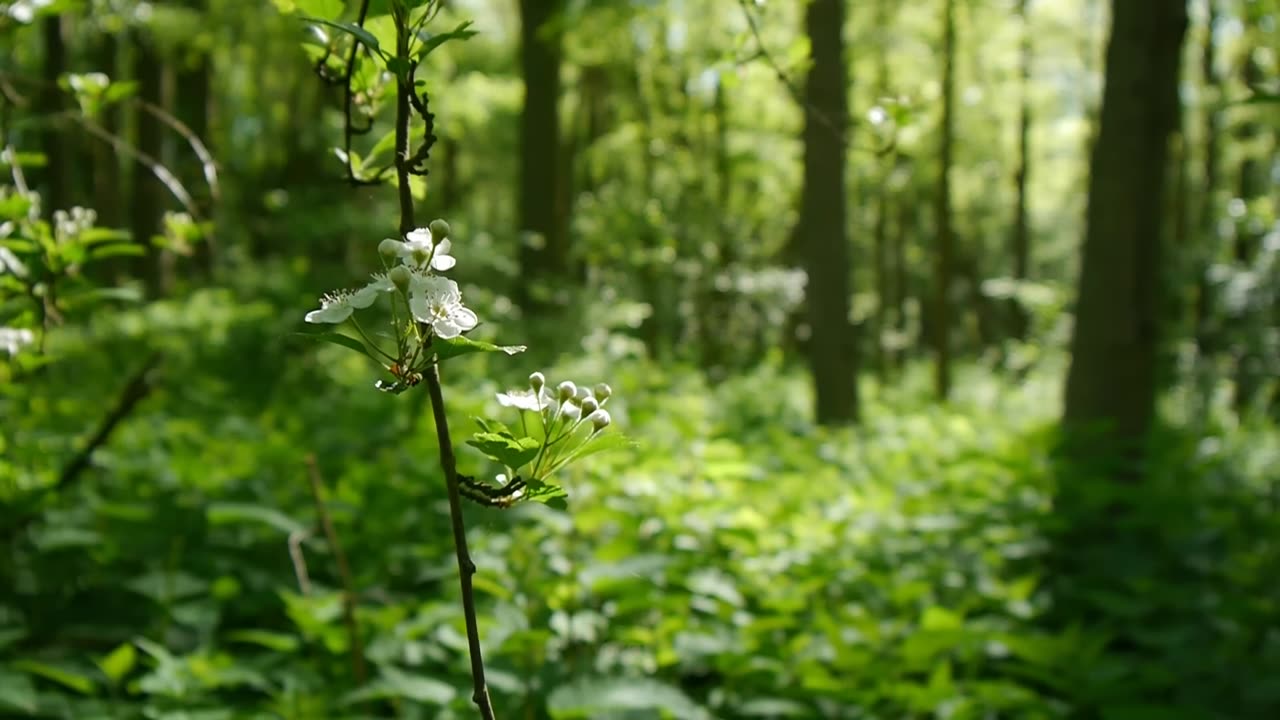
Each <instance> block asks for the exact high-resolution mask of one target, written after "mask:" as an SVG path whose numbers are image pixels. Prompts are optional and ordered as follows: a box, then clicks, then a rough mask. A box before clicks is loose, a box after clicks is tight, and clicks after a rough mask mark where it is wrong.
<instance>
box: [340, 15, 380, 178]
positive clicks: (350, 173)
mask: <svg viewBox="0 0 1280 720" xmlns="http://www.w3.org/2000/svg"><path fill="white" fill-rule="evenodd" d="M368 15H369V0H360V13H359V16H358V17H357V18H356V26H357V27H360V28H363V27H364V21H365V18H366V17H368ZM361 47H363V45H362V44H361V43H360V42H359V41H357V40H355V39H354V38H352V41H351V52H350V53H348V54H347V70H346V73H345V74H344V75H343V80H344V81H345V82H344V83H343V85H342V147H343V149H345V150H346V161H347V180H348V181H350V182H351V183H352V184H356V185H363V184H366V183H364V182H361V180H360V179H359V178H357V177H356V170H355V167H354V166H352V164H351V140H352V137H353V136H354V135H355V134H356V132H357V130H356V128H355V125H354V124H353V121H352V118H351V100H352V96H353V95H354V94H355V93H354V92H353V91H352V88H351V82H352V80H353V79H354V78H355V68H356V56H357V55H359V54H360V48H361ZM372 127H373V123H372V121H370V123H369V127H368V128H362V129H361V130H360V132H362V133H365V132H369V130H370V129H371V128H372Z"/></svg>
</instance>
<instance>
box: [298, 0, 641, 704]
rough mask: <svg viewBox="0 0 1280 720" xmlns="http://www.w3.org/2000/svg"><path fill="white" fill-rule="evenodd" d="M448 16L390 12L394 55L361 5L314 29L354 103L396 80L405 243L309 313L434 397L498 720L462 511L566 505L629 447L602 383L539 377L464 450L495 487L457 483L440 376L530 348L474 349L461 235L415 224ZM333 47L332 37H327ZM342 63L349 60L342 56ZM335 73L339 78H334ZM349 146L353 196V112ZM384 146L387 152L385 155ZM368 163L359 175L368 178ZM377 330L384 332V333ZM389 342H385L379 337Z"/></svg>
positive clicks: (388, 388) (438, 224) (418, 9)
mask: <svg viewBox="0 0 1280 720" xmlns="http://www.w3.org/2000/svg"><path fill="white" fill-rule="evenodd" d="M438 10H439V3H438V2H435V1H434V0H428V1H426V2H423V1H421V0H392V1H391V3H390V11H391V16H392V19H393V21H394V23H393V24H394V28H395V50H394V52H389V51H386V50H384V49H383V47H382V43H381V42H380V41H379V39H378V38H377V37H375V36H374V35H373V34H372V33H370V32H368V31H367V30H365V28H364V23H365V21H366V19H367V16H368V11H369V0H363V2H362V3H361V6H360V8H359V12H358V15H357V19H356V22H355V23H344V22H337V21H333V20H325V19H318V18H305V19H307V20H309V21H310V22H312V23H315V24H316V25H315V27H317V28H318V29H319V28H327V29H334V30H338V31H341V32H340V33H339V34H337V35H335V36H334V37H333V38H330V39H329V42H330V44H331V46H329V47H326V48H325V50H324V55H323V56H322V57H321V58H320V63H319V64H318V67H320V68H322V69H323V68H325V67H326V65H325V63H326V62H327V61H328V59H329V58H331V57H333V56H335V48H336V46H337V44H338V43H339V41H345V42H350V43H351V46H350V50H349V52H348V53H346V55H345V58H346V60H345V62H346V66H345V70H342V71H341V74H340V75H339V76H338V77H339V78H340V79H342V80H343V82H344V83H345V84H346V97H347V98H348V99H350V98H352V97H354V96H355V95H356V93H354V92H353V89H352V83H353V82H354V81H355V78H356V77H357V76H358V73H357V72H356V65H357V63H358V62H361V61H363V60H372V61H374V62H376V63H378V64H379V65H380V72H385V74H386V76H388V77H394V79H395V84H394V86H390V85H387V87H388V89H389V91H391V92H394V98H393V99H394V103H393V104H394V107H395V126H394V128H393V129H392V130H391V131H390V132H389V133H388V138H393V139H394V144H393V148H394V155H393V160H392V162H391V165H389V166H388V168H390V167H394V171H395V172H394V176H393V182H394V184H395V186H396V190H397V197H398V198H399V211H400V212H399V215H400V217H399V223H398V227H399V232H398V237H394V238H384V239H382V240H381V241H380V242H378V243H377V244H376V245H375V244H374V243H373V241H372V240H371V241H370V252H373V251H374V250H375V249H376V254H377V256H378V257H379V259H380V261H381V265H382V270H381V271H379V272H376V273H374V274H373V275H372V276H371V277H370V278H369V279H368V280H367V281H366V282H365V284H364V285H363V286H361V287H359V288H354V289H344V290H335V291H332V292H329V293H327V294H325V295H324V296H323V297H322V298H321V299H320V306H319V307H318V308H316V309H314V310H311V311H310V312H308V313H306V315H305V317H304V319H305V321H306V322H308V323H312V324H320V325H339V326H344V327H349V328H350V329H351V330H352V332H353V334H343V333H338V332H325V333H321V334H319V335H317V337H318V338H320V339H323V340H327V341H330V342H334V343H336V344H338V345H341V346H343V347H346V348H348V349H351V350H354V351H357V352H360V353H361V354H363V355H366V356H367V357H369V358H370V359H372V360H374V361H375V362H377V363H378V364H380V365H381V366H382V367H383V368H385V370H386V372H387V374H388V375H389V376H390V380H388V379H385V378H384V379H379V380H377V381H376V382H375V383H374V387H375V388H376V389H377V390H380V391H382V392H386V393H389V394H392V395H399V394H401V393H404V392H407V391H410V390H412V389H414V388H417V387H420V386H425V387H426V392H427V394H428V396H429V398H430V401H431V410H432V416H433V418H434V420H435V427H436V441H437V444H438V446H439V449H440V464H441V468H442V470H443V473H444V479H445V489H446V492H447V494H448V500H449V516H450V522H451V525H452V529H453V540H454V549H455V551H456V555H457V561H458V576H459V584H460V586H461V591H462V611H463V615H464V619H465V621H466V628H467V644H468V649H469V654H470V659H471V675H472V681H473V687H474V693H473V695H472V699H473V700H474V701H475V703H476V705H477V707H478V708H479V710H480V714H481V716H482V717H484V718H492V717H494V713H493V707H492V703H491V701H490V698H489V692H488V688H487V686H486V683H485V677H484V662H483V658H482V656H481V650H480V639H479V631H478V629H477V622H476V610H475V600H474V596H473V593H472V583H471V578H472V575H473V574H474V573H475V571H476V568H475V564H474V563H473V562H472V561H471V557H470V554H469V552H468V550H467V538H466V532H465V527H464V525H463V515H462V500H463V499H464V498H465V499H467V500H471V501H473V502H475V503H478V504H481V505H486V506H491V507H501V508H507V507H511V506H514V505H516V504H518V503H521V502H529V501H534V502H544V503H555V504H558V505H563V504H564V502H565V498H566V492H565V490H564V488H563V487H561V486H560V485H559V484H558V483H556V482H555V480H554V479H553V478H554V476H555V475H556V474H557V473H558V472H560V471H561V470H563V469H564V468H565V467H566V466H568V465H569V464H571V463H573V462H574V461H576V460H580V459H582V458H584V457H586V456H587V455H590V454H593V453H595V452H598V451H600V450H605V449H608V448H611V447H616V446H619V445H622V444H625V443H626V442H627V441H626V440H625V439H624V438H622V436H621V435H619V434H617V433H606V432H605V431H606V429H607V428H608V427H609V426H610V424H611V421H612V418H611V416H610V414H609V411H608V410H607V409H606V408H605V405H606V404H607V403H608V401H609V399H610V397H611V396H612V393H613V391H612V389H611V388H610V387H609V386H608V385H607V384H604V383H600V384H598V385H596V386H595V387H594V388H590V389H589V388H587V387H586V386H585V385H583V386H578V385H577V384H575V383H574V382H572V381H569V380H564V381H561V382H560V383H558V384H557V385H555V390H554V391H552V390H551V389H550V386H549V383H548V381H547V379H546V377H545V376H544V375H543V374H542V373H541V372H535V373H533V374H531V375H530V376H529V384H528V387H527V388H522V389H517V390H512V391H509V392H506V393H500V394H499V395H498V397H497V400H498V403H499V404H500V405H501V406H503V407H507V408H512V409H514V410H516V411H517V412H518V413H519V414H518V421H519V423H518V425H517V426H516V427H515V428H514V429H513V428H511V427H508V426H507V425H506V424H504V423H503V422H501V421H500V420H496V419H485V418H477V419H476V424H477V425H478V427H479V431H478V432H476V433H474V434H473V435H472V437H471V438H470V439H468V440H467V444H469V445H471V446H473V447H475V448H476V449H478V450H479V451H480V452H481V453H483V454H484V455H485V456H487V457H488V458H489V459H491V460H492V461H494V462H495V463H497V464H498V465H500V466H501V468H502V471H501V472H499V473H496V474H495V476H494V478H493V480H492V481H487V480H482V479H477V478H476V477H474V476H470V475H463V474H460V473H459V472H458V469H457V466H456V457H455V455H454V450H453V440H452V437H451V434H450V428H449V419H448V414H447V413H446V411H445V404H444V390H443V386H442V383H441V376H440V365H441V363H443V362H445V361H447V360H450V359H452V358H454V357H457V356H460V355H464V354H468V353H473V352H504V353H506V354H508V355H514V354H517V353H519V352H521V351H523V350H524V349H525V347H524V346H522V345H507V346H500V345H495V344H492V343H488V342H483V341H478V340H473V339H471V338H470V337H468V333H470V332H471V331H473V330H474V329H475V328H477V327H478V326H479V325H480V323H481V319H480V318H479V316H478V315H477V314H476V313H475V311H473V310H472V309H471V308H469V307H467V306H466V304H465V302H464V297H463V291H462V288H460V287H459V285H458V283H457V282H455V281H454V280H453V279H451V278H449V277H447V276H446V275H445V273H447V272H449V271H450V270H452V269H453V268H454V267H455V266H456V265H457V262H458V261H457V259H456V258H455V256H454V252H455V250H456V248H455V245H454V239H453V238H452V237H451V236H452V228H451V227H450V226H449V223H448V222H446V221H445V220H444V219H436V220H433V221H431V223H429V224H428V225H426V226H425V227H424V226H421V225H419V224H418V223H417V222H416V221H415V218H414V207H413V194H412V191H411V187H410V177H411V176H412V175H425V174H426V172H427V169H426V161H427V159H428V157H429V151H430V148H431V145H432V143H433V142H434V141H435V135H434V133H433V128H434V119H435V116H434V115H433V114H432V113H431V112H430V111H429V110H428V103H429V97H428V93H427V92H426V91H425V89H423V83H422V82H420V81H417V80H415V78H414V73H415V71H416V69H417V67H418V65H419V64H420V63H422V62H423V60H424V59H426V57H427V56H428V55H429V54H430V53H431V52H432V51H433V50H435V49H437V48H438V47H440V45H442V44H443V43H444V42H445V41H447V40H451V39H463V38H466V37H468V36H470V35H471V34H473V33H472V32H471V31H469V30H468V29H467V27H468V25H469V24H468V23H464V24H463V25H461V26H459V27H458V28H456V29H455V30H453V31H452V32H449V33H443V34H436V35H432V34H430V33H428V32H426V31H425V30H424V29H423V27H424V25H425V24H426V23H427V22H428V21H429V20H430V19H432V18H433V17H435V14H436V13H437V12H438ZM326 37H327V36H326ZM337 55H338V56H341V53H337ZM329 72H332V69H331V68H330V70H329ZM346 109H347V111H348V112H347V117H346V128H347V132H346V133H345V141H346V145H345V146H344V148H343V150H342V151H341V152H340V153H339V154H340V156H341V157H343V158H344V159H345V161H346V162H347V171H348V175H349V179H350V180H351V181H352V182H353V183H356V184H366V183H369V182H377V181H378V179H379V178H380V177H381V176H382V175H383V173H382V171H378V172H375V173H373V175H372V176H371V177H365V176H363V175H361V174H359V172H358V171H357V168H356V166H355V165H354V164H353V163H352V161H351V158H352V156H353V152H352V148H351V145H350V143H351V136H352V131H351V128H352V118H351V115H350V112H351V102H349V101H348V102H347V103H346ZM415 114H416V115H417V116H418V119H419V120H420V122H421V125H422V127H423V130H424V131H423V133H422V140H421V141H420V142H419V143H417V144H416V145H415V144H414V143H413V141H412V140H411V138H410V135H411V130H413V129H414V126H415V124H416V123H415V120H414V115H415ZM379 145H383V143H379ZM366 165H367V162H362V163H361V166H360V167H361V168H364V167H365V166H366ZM375 308H383V309H384V310H383V311H382V312H380V313H379V314H378V315H377V316H376V317H373V318H372V319H370V320H368V321H367V322H368V323H370V325H369V327H374V325H373V324H383V323H386V322H387V318H388V317H389V318H390V332H389V333H376V332H375V333H371V332H370V331H369V329H368V328H367V327H366V324H362V323H361V321H360V317H361V316H365V315H370V314H371V313H370V311H372V310H374V309H375ZM380 329H382V330H386V327H385V325H383V326H382V327H381V328H380ZM379 335H386V337H387V338H388V339H387V340H384V341H383V342H379V341H378V340H377V339H376V338H375V336H379Z"/></svg>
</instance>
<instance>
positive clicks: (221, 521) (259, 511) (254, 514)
mask: <svg viewBox="0 0 1280 720" xmlns="http://www.w3.org/2000/svg"><path fill="white" fill-rule="evenodd" d="M205 517H206V518H208V520H209V524H210V525H230V524H234V523H240V522H255V523H264V524H266V525H270V526H271V527H273V528H275V529H277V530H279V531H280V532H282V533H284V534H286V535H288V534H292V533H295V532H305V531H306V528H305V527H303V525H302V523H300V522H298V521H297V520H294V519H293V518H291V517H289V516H288V515H285V514H284V513H282V512H280V511H279V510H276V509H275V508H270V507H266V506H263V505H254V504H251V503H232V502H215V503H212V504H210V505H209V507H208V508H207V509H205Z"/></svg>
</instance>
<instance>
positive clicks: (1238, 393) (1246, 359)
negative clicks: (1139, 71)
mask: <svg viewBox="0 0 1280 720" xmlns="http://www.w3.org/2000/svg"><path fill="white" fill-rule="evenodd" d="M1245 57H1246V60H1245V62H1244V66H1243V68H1242V72H1243V77H1242V78H1241V79H1242V80H1243V81H1244V85H1245V86H1246V87H1251V88H1252V87H1258V85H1259V83H1261V81H1262V78H1263V70H1262V67H1261V65H1260V64H1259V63H1258V61H1257V57H1256V52H1255V51H1254V50H1253V48H1250V51H1249V52H1248V53H1247V54H1246V55H1245ZM1260 133H1261V127H1260V126H1259V123H1258V121H1257V117H1256V115H1255V116H1250V117H1249V118H1248V120H1246V121H1245V122H1243V123H1241V124H1240V127H1239V130H1238V135H1237V138H1238V140H1239V144H1240V145H1241V146H1243V147H1246V148H1249V150H1248V152H1247V154H1246V155H1245V157H1244V159H1243V160H1242V161H1241V162H1240V170H1239V173H1240V174H1239V179H1238V181H1237V193H1236V194H1237V196H1238V197H1239V198H1240V200H1242V201H1244V203H1245V204H1246V205H1248V204H1249V203H1251V202H1252V201H1253V200H1255V199H1256V198H1257V197H1258V196H1260V195H1262V194H1263V193H1265V192H1266V189H1265V188H1266V175H1267V173H1268V172H1269V171H1270V168H1269V164H1270V163H1264V162H1261V161H1259V159H1258V157H1257V155H1256V154H1255V150H1254V148H1252V147H1250V146H1252V145H1254V143H1255V141H1256V139H1257V138H1258V136H1259V135H1260ZM1259 226H1260V224H1259V223H1254V222H1251V221H1250V220H1249V219H1247V217H1246V219H1243V220H1240V221H1237V223H1236V233H1235V241H1234V243H1233V246H1232V254H1233V255H1234V257H1235V261H1236V265H1237V269H1238V270H1241V271H1244V270H1249V269H1252V268H1253V266H1254V264H1255V262H1256V260H1257V255H1258V249H1259V246H1260V245H1261V242H1262V233H1261V232H1260V230H1261V228H1260V227H1259ZM1257 312H1262V311H1257ZM1255 323H1256V321H1254V320H1253V318H1251V317H1246V318H1244V319H1243V322H1242V324H1243V325H1244V327H1243V328H1241V329H1242V333H1241V337H1240V338H1239V342H1238V347H1239V350H1238V351H1237V353H1236V358H1235V360H1236V371H1235V393H1234V395H1233V397H1232V405H1233V406H1234V408H1235V411H1236V414H1237V415H1240V416H1243V415H1245V414H1247V413H1248V411H1249V408H1250V406H1251V405H1253V402H1254V398H1255V397H1256V395H1257V394H1258V391H1259V390H1260V389H1261V388H1262V383H1263V379H1264V375H1263V365H1264V361H1263V357H1262V353H1264V352H1266V349H1265V347H1264V346H1263V343H1262V341H1261V340H1260V337H1259V334H1260V331H1259V329H1258V328H1256V327H1253V325H1254V324H1255Z"/></svg>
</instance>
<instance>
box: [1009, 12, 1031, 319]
mask: <svg viewBox="0 0 1280 720" xmlns="http://www.w3.org/2000/svg"><path fill="white" fill-rule="evenodd" d="M1018 17H1019V18H1020V20H1021V22H1022V42H1021V46H1020V48H1019V59H1018V77H1019V80H1020V87H1019V94H1020V99H1019V107H1018V160H1017V165H1016V166H1015V168H1014V171H1013V187H1014V201H1013V237H1012V238H1011V242H1010V248H1009V250H1010V255H1011V256H1012V257H1013V279H1014V280H1016V281H1017V282H1018V283H1022V282H1023V281H1025V280H1027V279H1028V275H1027V271H1028V266H1029V264H1030V256H1031V229H1030V227H1029V226H1028V225H1029V223H1028V220H1027V176H1028V174H1029V173H1030V172H1031V152H1030V150H1031V148H1030V145H1031V57H1032V55H1031V18H1030V17H1029V16H1028V13H1027V0H1018ZM1010 310H1011V319H1012V328H1011V330H1012V333H1011V334H1012V335H1013V337H1014V338H1016V339H1018V340H1023V339H1025V338H1026V335H1027V326H1028V321H1029V317H1028V315H1027V309H1026V308H1025V307H1023V306H1022V303H1021V302H1020V301H1019V300H1018V299H1017V298H1014V301H1013V302H1012V303H1011V305H1010Z"/></svg>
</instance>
